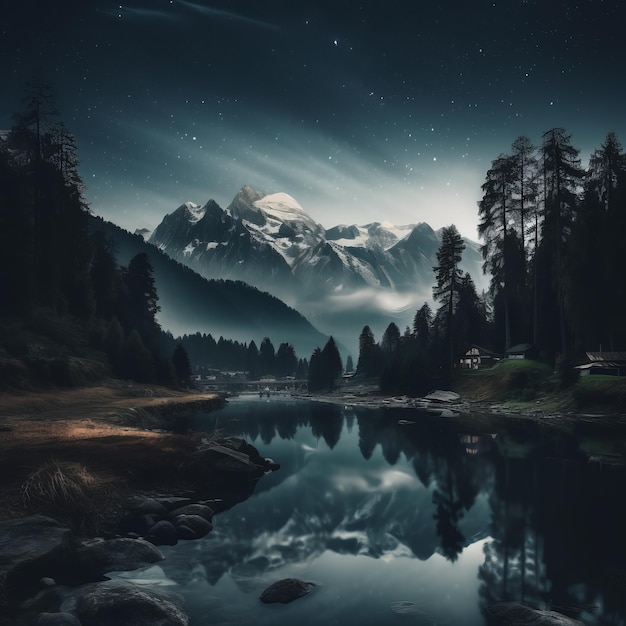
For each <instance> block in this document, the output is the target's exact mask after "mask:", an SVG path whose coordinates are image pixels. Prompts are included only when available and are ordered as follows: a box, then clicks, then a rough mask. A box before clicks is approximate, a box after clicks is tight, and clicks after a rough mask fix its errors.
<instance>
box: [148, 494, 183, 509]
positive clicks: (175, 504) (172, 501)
mask: <svg viewBox="0 0 626 626" xmlns="http://www.w3.org/2000/svg"><path fill="white" fill-rule="evenodd" d="M155 500H156V501H157V502H158V503H159V504H162V505H163V506H164V507H165V508H166V509H167V510H168V511H173V510H174V509H179V508H180V507H181V506H187V505H188V504H191V498H183V497H176V496H172V497H170V498H168V497H162V498H155Z"/></svg>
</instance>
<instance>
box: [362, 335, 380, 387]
mask: <svg viewBox="0 0 626 626" xmlns="http://www.w3.org/2000/svg"><path fill="white" fill-rule="evenodd" d="M356 371H357V374H362V375H364V376H368V377H370V376H378V375H379V374H380V349H379V347H378V345H377V344H376V341H375V340H374V333H373V332H372V330H371V329H370V327H369V326H364V327H363V330H362V331H361V334H360V335H359V360H358V361H357V366H356Z"/></svg>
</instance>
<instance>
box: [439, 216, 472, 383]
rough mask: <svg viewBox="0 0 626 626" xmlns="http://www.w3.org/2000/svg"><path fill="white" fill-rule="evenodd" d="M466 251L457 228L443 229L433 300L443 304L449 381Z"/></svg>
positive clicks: (440, 308) (452, 366) (441, 308)
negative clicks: (454, 323)
mask: <svg viewBox="0 0 626 626" xmlns="http://www.w3.org/2000/svg"><path fill="white" fill-rule="evenodd" d="M464 249H465V243H464V242H463V238H462V237H461V235H460V234H459V231H458V230H457V229H456V226H454V225H451V226H446V227H445V228H443V229H442V234H441V244H440V246H439V249H438V250H437V262H438V265H436V266H435V267H434V268H433V270H434V271H435V279H436V281H437V284H436V285H435V286H434V287H433V298H434V299H435V301H437V302H440V303H441V305H440V307H439V311H442V312H443V319H444V320H445V326H446V333H447V339H448V341H447V343H448V356H449V358H448V364H447V370H448V371H447V373H446V374H447V377H448V380H449V379H450V378H451V377H452V371H453V368H454V353H455V346H454V336H453V332H452V331H453V328H452V324H453V317H454V311H455V305H456V303H457V300H458V292H459V285H460V281H461V277H462V275H463V274H462V272H461V269H460V268H459V264H460V263H461V255H462V253H463V250H464Z"/></svg>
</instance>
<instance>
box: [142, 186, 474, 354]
mask: <svg viewBox="0 0 626 626" xmlns="http://www.w3.org/2000/svg"><path fill="white" fill-rule="evenodd" d="M188 204H189V203H188ZM182 206H186V205H182ZM182 206H181V207H179V208H178V209H177V210H176V211H175V212H174V213H171V214H168V215H167V216H165V217H164V218H163V220H162V222H161V223H160V224H159V225H158V226H157V228H156V229H155V230H154V231H153V233H152V235H151V236H150V239H149V240H150V241H151V242H152V243H154V244H155V245H157V246H159V248H161V249H162V250H163V251H164V252H165V253H166V254H168V255H169V256H171V257H172V258H174V259H176V260H177V261H179V262H180V263H183V264H185V265H188V266H189V267H191V268H193V269H194V270H195V271H197V272H198V273H200V274H201V275H203V276H205V277H206V278H227V279H237V280H242V281H245V282H247V283H249V284H251V285H254V286H255V287H257V288H258V289H261V290H263V291H267V292H268V293H271V294H273V295H275V296H276V297H278V298H280V299H281V300H283V301H284V302H286V303H287V304H289V305H290V306H293V307H295V308H296V309H298V310H299V311H301V312H302V313H303V314H304V315H305V316H306V317H307V318H308V319H310V320H311V321H312V322H313V323H314V324H315V325H316V326H318V327H319V328H321V329H322V330H323V331H324V332H327V333H328V334H334V333H335V332H336V328H337V324H336V322H339V326H344V327H345V322H346V320H344V319H341V320H339V319H335V320H333V318H334V317H336V316H335V315H334V314H333V307H334V308H335V309H338V310H341V313H338V315H339V316H340V317H345V315H347V314H349V313H351V314H352V322H353V324H354V325H355V327H354V328H353V329H352V330H351V334H352V335H353V338H352V340H351V339H350V338H349V337H347V336H346V335H343V336H342V337H341V340H342V341H343V342H344V343H350V344H352V345H354V342H355V338H356V337H357V336H358V333H359V332H360V328H361V327H362V326H363V325H365V324H368V325H371V326H372V327H373V328H375V329H378V332H382V330H383V329H384V327H386V326H387V324H388V323H389V322H390V321H395V322H396V323H397V324H398V325H399V326H400V327H401V328H403V327H404V326H405V325H408V324H410V321H411V320H412V316H413V314H414V312H415V310H416V308H417V307H418V306H421V304H423V302H424V301H425V300H432V286H433V285H434V282H435V277H434V271H433V267H434V266H435V265H436V264H437V259H436V254H437V250H438V247H439V244H440V240H441V235H440V231H435V230H433V229H432V228H431V227H430V226H429V225H428V224H427V223H425V222H418V223H416V224H407V225H402V226H396V225H393V224H390V223H388V222H384V221H383V222H371V223H368V224H365V225H357V224H340V225H337V226H333V227H331V228H329V229H325V228H324V227H323V226H322V225H321V224H318V223H317V222H315V220H314V219H313V218H311V216H309V215H308V214H307V213H306V211H305V210H304V209H303V208H302V206H301V205H300V204H299V203H298V201H297V200H296V199H295V198H293V197H292V196H290V195H289V194H286V193H283V192H279V193H273V194H263V193H262V192H260V191H256V190H254V189H252V188H251V187H247V186H244V187H242V188H241V189H240V190H239V191H238V192H237V194H236V195H235V196H234V198H233V200H232V202H231V203H230V204H229V205H228V207H227V208H226V209H223V208H221V207H219V205H217V204H216V203H215V202H214V201H212V200H210V201H209V202H207V204H206V205H205V207H207V211H205V213H204V214H203V215H202V217H201V218H200V219H196V218H197V217H198V215H199V211H198V209H194V211H193V212H190V211H189V210H187V212H186V213H185V212H183V211H181V209H182ZM193 206H195V207H197V206H198V205H193ZM209 208H210V215H211V220H209V219H208V218H207V212H208V209H209ZM174 216H175V217H174ZM177 220H178V221H182V222H184V223H183V224H180V223H177ZM465 241H466V250H465V252H464V254H463V260H462V262H461V268H462V269H463V271H467V272H469V273H470V275H471V276H472V278H473V279H474V280H475V281H478V282H480V279H482V278H483V277H482V255H481V254H480V246H479V244H478V243H476V242H473V241H471V240H468V239H465ZM477 286H478V288H479V290H480V287H481V285H477ZM371 290H375V291H376V295H375V298H371V297H370V298H369V299H366V302H365V307H364V306H363V304H364V303H363V298H362V297H361V296H363V295H364V294H365V293H366V292H369V291H371ZM398 296H401V297H398ZM389 302H393V305H389V306H387V304H388V303H389ZM400 302H404V303H405V304H399V303H400ZM413 307H415V308H413ZM411 309H413V310H411ZM358 325H360V327H357V326H358ZM346 330H347V328H346Z"/></svg>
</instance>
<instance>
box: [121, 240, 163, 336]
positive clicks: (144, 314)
mask: <svg viewBox="0 0 626 626" xmlns="http://www.w3.org/2000/svg"><path fill="white" fill-rule="evenodd" d="M123 279H124V285H125V287H126V290H127V291H126V294H125V295H126V298H125V301H124V302H123V304H122V311H121V319H120V321H121V322H122V326H123V327H124V328H125V330H126V331H127V332H131V331H132V330H133V329H135V330H137V332H138V333H139V335H140V336H141V338H142V340H143V341H144V343H147V344H148V345H152V344H154V342H155V340H156V336H157V335H158V333H159V331H160V326H159V323H158V322H157V319H156V316H157V313H158V312H159V311H160V310H161V308H160V307H159V304H158V302H159V298H158V295H157V290H156V285H155V282H154V273H153V269H152V265H151V264H150V261H149V260H148V255H147V254H146V253H145V252H140V253H139V254H137V255H135V256H134V257H133V258H132V259H131V260H130V262H129V264H128V267H127V268H126V270H125V271H124V272H123Z"/></svg>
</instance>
